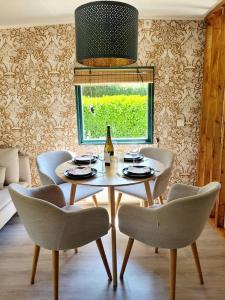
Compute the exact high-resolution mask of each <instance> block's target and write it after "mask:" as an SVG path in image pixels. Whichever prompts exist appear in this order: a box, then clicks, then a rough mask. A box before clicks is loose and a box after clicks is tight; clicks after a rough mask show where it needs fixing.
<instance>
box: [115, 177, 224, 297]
mask: <svg viewBox="0 0 225 300" xmlns="http://www.w3.org/2000/svg"><path fill="white" fill-rule="evenodd" d="M219 190H220V184H219V183H218V182H212V183H209V184H207V185H206V186H204V187H193V186H188V185H184V184H175V185H174V186H172V188H171V190H170V192H169V195H168V202H167V204H165V205H159V206H152V207H148V208H143V207H137V206H134V205H123V206H122V207H121V208H120V210H119V229H120V231H121V232H122V233H124V234H126V235H128V236H129V241H128V245H127V249H126V253H125V257H124V261H123V265H122V269H121V273H120V277H121V278H122V277H123V275H124V271H125V268H126V264H127V261H128V258H129V255H130V251H131V248H132V245H133V242H134V239H136V240H138V241H140V242H143V243H145V244H147V245H151V246H153V247H157V248H158V247H160V248H167V249H170V300H174V299H175V285H176V259H177V249H178V248H182V247H186V246H189V245H191V247H192V252H193V255H194V259H195V263H196V266H197V270H198V273H199V278H200V283H201V284H203V276H202V272H201V266H200V261H199V257H198V251H197V246H196V240H197V238H198V237H199V235H200V234H201V232H202V230H203V228H204V226H205V224H206V222H207V219H208V217H209V215H210V212H211V209H212V207H213V204H214V202H215V200H216V196H217V194H218V192H219Z"/></svg>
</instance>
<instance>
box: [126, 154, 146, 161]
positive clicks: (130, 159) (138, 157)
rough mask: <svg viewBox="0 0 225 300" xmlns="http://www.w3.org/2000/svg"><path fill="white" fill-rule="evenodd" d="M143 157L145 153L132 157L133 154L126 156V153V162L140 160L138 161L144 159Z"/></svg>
mask: <svg viewBox="0 0 225 300" xmlns="http://www.w3.org/2000/svg"><path fill="white" fill-rule="evenodd" d="M143 158H144V155H143V154H139V155H138V156H136V157H132V156H130V157H126V154H125V156H124V161H125V162H133V161H135V162H138V161H142V160H143Z"/></svg>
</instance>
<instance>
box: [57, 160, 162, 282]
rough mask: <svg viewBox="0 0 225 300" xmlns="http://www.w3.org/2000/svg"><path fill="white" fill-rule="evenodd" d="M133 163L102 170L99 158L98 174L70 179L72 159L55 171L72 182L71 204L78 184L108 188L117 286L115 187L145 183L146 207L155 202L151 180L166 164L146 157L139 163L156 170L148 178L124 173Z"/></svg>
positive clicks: (96, 167) (64, 179)
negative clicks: (126, 175) (128, 175)
mask: <svg viewBox="0 0 225 300" xmlns="http://www.w3.org/2000/svg"><path fill="white" fill-rule="evenodd" d="M129 165H131V163H124V164H119V165H115V164H113V165H111V166H106V167H105V172H104V173H103V172H102V161H100V160H97V162H96V163H95V164H92V168H95V169H97V171H98V172H97V174H96V175H95V176H94V177H91V178H86V179H70V178H68V177H66V176H65V175H64V172H65V171H66V170H68V169H71V168H73V167H75V164H74V163H73V162H72V161H67V162H65V163H62V164H60V165H59V166H57V168H56V170H55V172H56V174H57V176H59V177H60V178H61V179H62V180H63V181H65V182H69V183H71V192H70V203H69V204H70V205H73V204H74V199H75V193H76V187H77V184H79V185H88V186H98V187H107V188H108V201H109V206H110V214H111V242H112V273H113V274H112V277H113V286H114V287H116V286H117V251H116V227H115V218H116V212H115V187H117V186H127V185H134V184H139V183H143V184H144V185H145V189H146V194H147V201H145V207H147V206H150V205H152V204H153V199H152V194H151V190H150V185H149V181H150V180H155V178H156V177H157V176H159V175H160V174H161V173H162V172H163V170H164V169H165V166H164V165H163V164H162V163H161V162H159V161H157V160H154V159H151V158H146V157H144V160H143V161H142V162H140V163H139V165H144V166H149V167H151V168H153V169H154V170H155V173H154V175H153V176H151V177H147V178H138V179H136V178H128V177H125V176H124V175H123V172H122V168H124V167H127V166H129Z"/></svg>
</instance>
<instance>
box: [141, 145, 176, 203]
mask: <svg viewBox="0 0 225 300" xmlns="http://www.w3.org/2000/svg"><path fill="white" fill-rule="evenodd" d="M140 152H141V153H142V154H144V156H146V157H149V158H152V159H155V160H158V161H160V162H161V163H162V164H163V165H164V166H165V167H166V168H165V170H164V171H163V172H162V173H161V174H160V175H159V176H158V177H157V178H156V180H155V184H154V190H153V191H152V196H153V199H155V198H157V197H159V196H160V195H162V193H164V192H165V190H166V188H167V186H168V183H169V179H170V175H171V171H172V167H173V161H174V153H173V152H172V151H170V150H168V149H162V148H152V147H145V148H142V149H141V150H140Z"/></svg>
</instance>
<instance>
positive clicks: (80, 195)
mask: <svg viewBox="0 0 225 300" xmlns="http://www.w3.org/2000/svg"><path fill="white" fill-rule="evenodd" d="M58 186H59V187H60V189H61V190H62V192H63V194H64V198H65V200H66V202H69V200H70V190H71V183H68V182H66V183H61V184H59V185H58ZM101 191H103V188H99V187H93V186H88V185H79V184H78V185H77V189H76V194H75V201H79V200H82V199H84V198H87V197H89V196H93V195H94V194H97V193H99V192H101Z"/></svg>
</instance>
